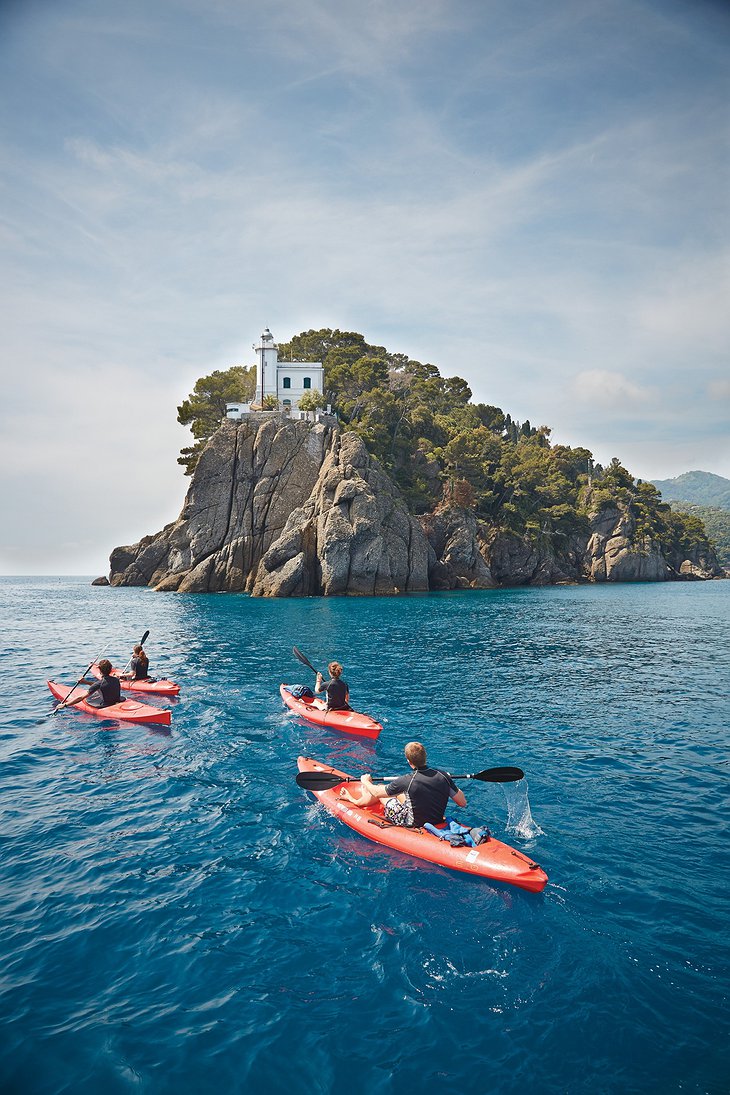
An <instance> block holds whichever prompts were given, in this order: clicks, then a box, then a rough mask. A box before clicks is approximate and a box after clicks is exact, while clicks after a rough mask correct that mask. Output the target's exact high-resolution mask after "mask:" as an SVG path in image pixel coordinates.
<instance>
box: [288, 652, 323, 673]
mask: <svg viewBox="0 0 730 1095" xmlns="http://www.w3.org/2000/svg"><path fill="white" fill-rule="evenodd" d="M292 654H293V655H294V657H295V658H296V659H297V661H300V662H301V663H302V665H306V666H307V668H308V669H311V670H312V672H313V673H319V670H318V669H315V668H314V666H313V665H312V663H311V662H310V660H309V658H306V657H305V656H304V654H302V652H301V650H297V648H296V647H295V646H293V647H292Z"/></svg>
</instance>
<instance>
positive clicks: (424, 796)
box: [340, 741, 466, 828]
mask: <svg viewBox="0 0 730 1095" xmlns="http://www.w3.org/2000/svg"><path fill="white" fill-rule="evenodd" d="M404 752H405V755H406V760H407V761H408V763H409V765H410V766H411V772H410V773H408V774H407V775H405V776H398V778H397V779H394V780H392V781H391V782H390V783H388V784H387V785H386V784H384V783H379V784H375V783H373V781H372V780H371V778H370V776H369V775H364V776H361V778H360V787H361V792H360V794H359V795H357V796H355V795H351V794H350V792H349V791H348V790H347V788H346V787H343V788H342V790H341V791H340V798H343V799H345V801H346V802H352V803H353V805H355V806H371V805H372V804H373V803H374V802H377V801H379V800H384V802H383V816H384V817H385V819H386V821H390V822H391V823H392V824H393V825H404V826H405V827H406V828H419V827H421V826H423V825H425V824H426V823H427V822H428V823H429V824H430V825H443V823H444V810H445V809H446V804H447V803H448V801H449V799H451V800H452V801H453V803H454V805H455V806H466V796H465V795H464V792H463V791H462V790H460V788H458V787H457V786H456V784H455V783H454V781H453V779H452V778H451V776H450V775H449V774H448V772H444V771H443V770H442V769H440V768H430V767H429V766H428V763H427V758H426V750H425V748H424V746H423V745H421V743H420V741H409V742H408V744H407V745H406V747H405V750H404Z"/></svg>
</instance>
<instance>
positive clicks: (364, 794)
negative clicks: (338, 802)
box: [340, 787, 378, 806]
mask: <svg viewBox="0 0 730 1095" xmlns="http://www.w3.org/2000/svg"><path fill="white" fill-rule="evenodd" d="M340 798H344V800H345V802H351V803H352V804H353V806H371V805H372V804H373V802H377V801H378V799H377V797H376V796H375V795H371V794H370V792H369V791H364V790H362V788H361V789H360V794H359V795H358V796H357V798H355V796H354V795H351V794H350V792H349V791H348V790H347V788H346V787H341V788H340Z"/></svg>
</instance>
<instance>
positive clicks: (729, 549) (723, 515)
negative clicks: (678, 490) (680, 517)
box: [670, 501, 730, 567]
mask: <svg viewBox="0 0 730 1095" xmlns="http://www.w3.org/2000/svg"><path fill="white" fill-rule="evenodd" d="M670 504H671V507H672V510H673V511H674V512H675V513H683V514H688V515H689V516H690V517H695V518H697V519H698V520H699V521H701V522H702V524H703V525H704V527H705V528H706V529H707V534H708V536H709V537H710V539H711V540H712V541H713V543H714V545H715V551H716V552H717V559H718V562H719V563H720V566H724V567H730V511H728V510H726V509H719V508H718V507H717V506H697V505H695V504H694V503H693V502H674V501H672V502H671V503H670Z"/></svg>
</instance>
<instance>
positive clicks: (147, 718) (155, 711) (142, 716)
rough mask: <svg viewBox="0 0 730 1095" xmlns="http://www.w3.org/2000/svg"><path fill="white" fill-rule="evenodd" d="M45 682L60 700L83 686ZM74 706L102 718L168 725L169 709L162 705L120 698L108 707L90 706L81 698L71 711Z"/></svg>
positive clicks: (75, 693)
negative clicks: (74, 686)
mask: <svg viewBox="0 0 730 1095" xmlns="http://www.w3.org/2000/svg"><path fill="white" fill-rule="evenodd" d="M46 684H47V685H48V687H49V688H50V690H51V692H52V693H53V695H54V696H55V697H56V699H57V700H61V701H62V700H65V699H66V696H68V695H69V693H70V692H73V693H74V695H78V691H79V690H80V689H81V688H82V687H83V685H79V686H78V690H77V689H76V688H73V689H72V688H69V686H68V685H67V684H56V682H55V681H46ZM72 698H73V697H72ZM74 708H76V709H77V710H81V711H85V712H86V713H87V715H96V716H97V717H98V718H102V719H119V720H120V722H142V723H151V724H154V725H156V726H169V725H170V712H169V711H166V710H164V709H163V708H162V707H150V706H149V705H148V704H146V703H138V702H137V701H136V700H122V702H121V703H113V704H110V706H109V707H92V705H91V704H90V703H86V701H85V700H81V702H80V703H75V704H74V706H73V707H72V708H71V710H72V711H73V709H74Z"/></svg>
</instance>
